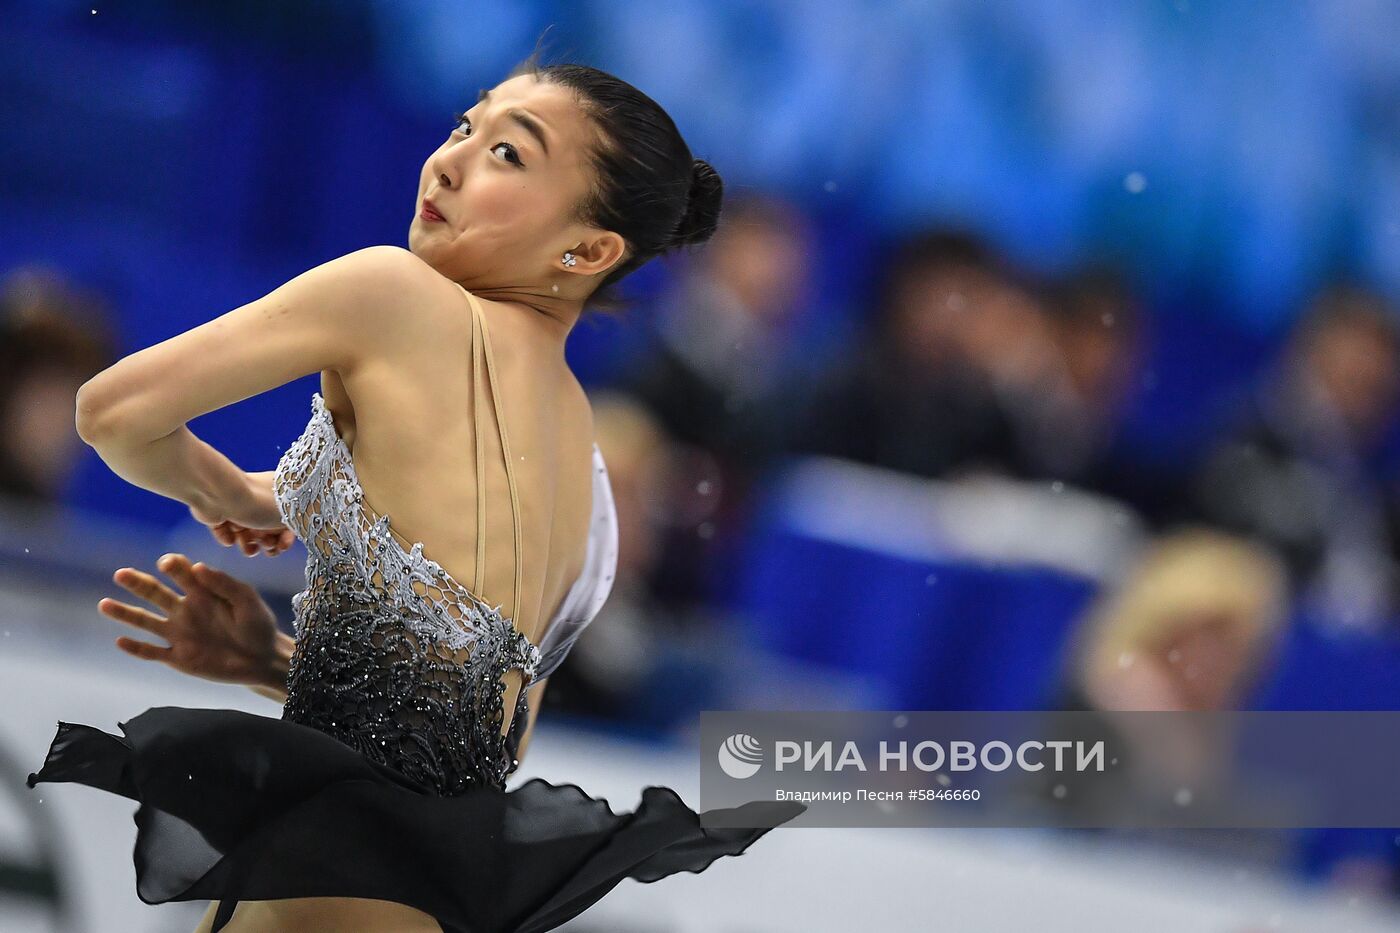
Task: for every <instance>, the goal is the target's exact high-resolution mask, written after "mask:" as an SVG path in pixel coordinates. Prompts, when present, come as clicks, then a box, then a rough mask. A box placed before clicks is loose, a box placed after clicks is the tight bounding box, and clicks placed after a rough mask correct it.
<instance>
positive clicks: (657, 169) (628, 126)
mask: <svg viewBox="0 0 1400 933" xmlns="http://www.w3.org/2000/svg"><path fill="white" fill-rule="evenodd" d="M539 58H540V51H539V49H538V48H537V49H536V50H535V52H534V53H532V54H531V55H530V57H529V58H527V59H526V60H525V61H524V62H522V63H521V64H519V65H517V66H516V67H515V68H514V69H512V71H511V73H510V75H509V76H508V78H507V80H509V78H514V77H517V76H519V75H523V74H530V75H533V76H534V77H535V78H537V79H538V80H540V81H545V82H549V83H552V84H558V85H560V86H562V87H566V88H569V89H570V90H571V91H573V92H574V94H575V95H576V96H577V97H578V99H579V102H580V104H581V105H582V106H583V108H584V110H585V112H586V113H587V114H588V116H589V117H591V118H592V120H593V123H594V125H595V127H596V128H597V134H596V139H595V142H594V145H593V147H592V151H591V152H590V153H589V161H590V163H591V164H592V167H593V170H594V183H593V184H592V186H591V187H590V190H589V192H588V194H587V195H586V196H585V197H584V198H583V200H582V202H581V203H580V204H578V205H577V206H576V208H575V212H574V216H575V217H576V219H578V220H579V221H580V222H583V223H587V224H591V225H594V226H597V227H601V228H603V229H605V230H612V231H614V232H616V233H618V234H619V235H620V236H621V237H622V238H623V239H624V240H626V241H627V247H628V252H629V254H628V256H627V257H626V258H625V259H624V260H622V261H621V262H619V263H618V264H617V265H616V266H614V267H613V268H612V269H611V270H610V271H609V272H608V274H607V276H606V277H605V278H604V279H603V281H602V283H601V284H600V285H599V286H598V289H597V290H596V291H595V292H594V293H593V295H592V296H590V297H589V300H588V303H589V304H590V305H592V306H594V307H600V308H606V309H609V310H616V309H618V308H621V307H623V306H624V305H625V302H624V301H623V300H622V299H620V298H619V297H618V295H617V294H616V293H615V286H616V285H617V283H618V282H620V281H622V280H623V279H625V278H626V277H627V276H628V275H630V274H631V273H633V272H635V271H636V270H637V269H639V268H641V267H642V266H643V265H645V264H646V263H647V262H648V261H650V260H651V259H652V258H654V257H656V256H660V255H664V254H667V253H669V252H670V251H672V250H677V249H680V248H682V247H695V246H699V245H700V244H702V243H704V242H705V241H706V240H708V239H710V237H711V236H713V235H714V232H715V228H716V227H717V226H718V224H719V214H720V204H721V201H722V200H723V196H724V183H723V182H722V181H721V180H720V177H719V173H718V172H716V171H715V169H714V167H713V166H712V165H710V163H708V162H706V161H705V160H704V159H697V158H695V157H694V156H693V155H692V154H691V151H690V147H689V146H688V145H686V142H685V139H684V138H682V136H681V134H680V131H679V130H678V129H676V124H675V123H674V122H673V121H672V120H671V117H670V115H668V114H667V113H666V111H665V110H663V109H662V108H661V105H660V104H658V103H657V102H656V101H654V100H652V99H651V98H650V97H648V96H647V95H646V94H643V93H642V92H641V91H639V90H637V89H636V88H635V87H633V86H632V85H630V84H628V83H627V82H626V81H623V80H622V79H621V78H617V77H614V76H613V75H610V74H608V73H607V72H605V71H600V70H598V69H597V68H592V67H590V66H588V65H577V64H554V65H545V64H540V62H539Z"/></svg>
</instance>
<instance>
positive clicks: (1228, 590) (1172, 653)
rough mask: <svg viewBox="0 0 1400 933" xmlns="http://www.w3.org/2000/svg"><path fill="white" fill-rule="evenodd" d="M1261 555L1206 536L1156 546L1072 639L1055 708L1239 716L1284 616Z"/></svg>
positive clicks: (1283, 592)
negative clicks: (1212, 712)
mask: <svg viewBox="0 0 1400 933" xmlns="http://www.w3.org/2000/svg"><path fill="white" fill-rule="evenodd" d="M1287 598H1288V592H1287V579H1286V576H1285V572H1284V569H1283V567H1282V565H1281V564H1280V563H1279V562H1278V560H1277V559H1276V558H1274V557H1273V556H1272V555H1271V554H1270V552H1269V551H1268V550H1267V549H1264V548H1261V547H1259V546H1257V545H1253V544H1251V543H1249V542H1247V541H1244V540H1240V539H1236V538H1234V537H1232V536H1228V535H1225V534H1222V533H1219V532H1215V531H1210V530H1206V529H1186V530H1180V531H1176V532H1173V533H1171V534H1169V535H1167V536H1165V537H1163V538H1160V539H1158V540H1157V541H1156V542H1155V543H1154V544H1153V545H1151V546H1150V548H1149V549H1148V552H1147V553H1146V555H1145V556H1144V557H1143V559H1142V560H1141V561H1140V562H1139V563H1138V565H1137V566H1136V568H1135V569H1134V570H1133V571H1132V572H1131V573H1130V574H1129V575H1128V578H1127V579H1126V581H1124V582H1123V584H1122V585H1121V586H1120V587H1118V588H1117V589H1115V590H1112V591H1110V592H1108V593H1106V594H1104V595H1103V596H1101V597H1100V599H1099V600H1098V601H1097V602H1096V603H1095V605H1094V606H1093V607H1092V608H1091V610H1090V612H1089V615H1088V617H1087V618H1086V619H1085V620H1084V622H1082V623H1081V625H1080V628H1079V630H1078V632H1077V634H1076V646H1075V649H1074V651H1073V652H1072V655H1071V657H1072V660H1071V668H1070V670H1069V671H1068V674H1067V681H1066V684H1065V690H1066V693H1065V695H1064V696H1063V697H1062V704H1061V705H1062V706H1065V707H1067V708H1071V709H1118V710H1230V709H1238V708H1239V706H1240V703H1241V702H1242V701H1243V700H1244V698H1245V697H1246V695H1247V694H1248V692H1249V690H1250V688H1251V687H1252V685H1253V683H1254V680H1255V678H1256V677H1257V676H1258V675H1259V674H1261V673H1262V672H1263V668H1264V666H1265V662H1266V657H1267V656H1268V655H1269V653H1270V652H1271V651H1272V649H1273V646H1274V644H1275V641H1276V637H1277V635H1278V633H1279V630H1280V624H1281V622H1282V620H1283V618H1284V617H1285V613H1286V611H1287V608H1288V602H1287Z"/></svg>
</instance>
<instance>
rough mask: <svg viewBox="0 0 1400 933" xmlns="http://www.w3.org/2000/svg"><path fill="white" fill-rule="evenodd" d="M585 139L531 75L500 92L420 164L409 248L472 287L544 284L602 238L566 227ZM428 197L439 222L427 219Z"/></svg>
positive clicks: (583, 182)
mask: <svg viewBox="0 0 1400 933" xmlns="http://www.w3.org/2000/svg"><path fill="white" fill-rule="evenodd" d="M512 113H516V114H518V115H519V117H520V119H516V118H515V117H513V116H512ZM521 120H524V121H526V122H528V123H533V124H534V125H535V126H536V127H537V128H538V130H539V134H540V135H539V136H537V135H536V134H535V133H532V132H531V131H530V130H529V129H527V128H526V126H525V125H524V124H523V123H522V122H521ZM591 134H592V130H591V124H590V122H589V121H588V119H587V117H585V116H584V114H583V112H582V111H581V110H580V109H579V106H578V104H577V102H576V100H575V98H574V97H573V96H572V92H570V91H569V90H567V89H566V88H563V87H560V86H558V85H554V84H547V83H542V82H540V81H538V80H537V79H536V78H535V77H534V76H532V75H528V74H527V75H520V76H517V77H514V78H511V79H509V80H507V81H503V82H502V83H501V84H498V85H497V86H496V87H494V88H492V89H491V91H490V92H489V98H488V99H487V100H478V101H477V102H476V104H474V105H473V106H472V108H471V109H470V110H468V111H467V113H466V119H464V120H463V121H462V122H461V123H459V124H458V125H457V126H456V128H455V129H453V130H452V132H451V133H450V134H449V135H448V137H447V139H446V140H445V141H444V142H443V144H442V145H441V146H439V147H438V148H437V151H435V152H433V153H432V155H430V156H428V159H427V161H426V162H424V163H423V170H422V172H421V173H420V176H419V179H418V196H417V199H416V200H415V202H414V208H413V211H414V217H413V222H412V224H411V225H410V226H409V229H408V246H409V249H410V250H411V251H412V252H413V253H414V254H415V255H417V256H418V257H419V258H421V259H422V260H423V261H424V262H426V263H428V264H429V265H431V266H432V267H433V268H435V269H437V270H438V271H439V272H441V273H442V274H443V275H445V276H447V277H448V278H450V279H453V280H454V281H457V282H461V283H462V284H463V285H464V286H466V287H468V288H473V287H475V288H478V289H481V288H490V287H493V286H517V287H518V286H520V285H524V284H528V283H532V282H535V283H538V282H542V281H544V280H545V279H546V274H547V272H548V271H549V270H553V269H555V267H559V266H560V257H561V256H562V255H563V254H564V252H565V251H566V250H569V249H572V248H574V247H575V246H576V245H577V244H579V243H580V242H581V241H584V240H586V239H587V238H588V237H590V236H592V235H595V234H596V233H597V232H598V231H596V230H595V229H594V228H591V227H589V226H587V225H584V224H578V223H574V222H571V221H570V220H569V214H570V213H571V211H572V208H573V206H574V205H575V204H577V203H578V202H579V199H580V198H582V197H583V195H584V193H585V192H586V190H587V186H588V184H589V176H590V169H589V168H588V166H587V160H586V157H585V153H586V152H587V151H588V149H587V147H588V146H589V145H590V143H591V140H592V135H591ZM540 136H542V137H543V139H542V140H541V138H540ZM425 198H426V199H428V200H430V201H431V202H432V204H433V208H434V209H435V210H436V211H437V213H438V214H439V215H441V218H442V219H440V220H439V219H436V218H433V217H425V216H424V214H423V210H424V208H423V201H424V199H425Z"/></svg>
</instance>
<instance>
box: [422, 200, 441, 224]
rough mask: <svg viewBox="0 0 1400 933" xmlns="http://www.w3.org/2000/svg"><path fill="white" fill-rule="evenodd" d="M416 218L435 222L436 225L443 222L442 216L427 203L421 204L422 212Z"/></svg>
mask: <svg viewBox="0 0 1400 933" xmlns="http://www.w3.org/2000/svg"><path fill="white" fill-rule="evenodd" d="M418 216H419V217H421V218H423V219H424V220H433V221H437V222H438V223H443V222H444V218H443V216H442V215H441V214H439V213H438V212H437V211H435V210H433V206H432V204H430V203H428V202H427V201H424V202H423V210H421V211H419V213H418Z"/></svg>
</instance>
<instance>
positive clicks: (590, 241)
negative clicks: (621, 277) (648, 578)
mask: <svg viewBox="0 0 1400 933" xmlns="http://www.w3.org/2000/svg"><path fill="white" fill-rule="evenodd" d="M568 252H570V253H572V254H573V256H574V263H573V265H569V266H563V265H562V263H561V267H562V268H564V269H566V270H567V271H569V272H577V273H579V274H580V275H597V274H598V273H600V272H603V273H605V272H607V271H608V270H610V269H612V268H613V267H614V266H615V265H617V264H618V263H619V262H621V261H622V258H623V256H624V255H625V254H626V252H627V241H626V240H624V239H623V238H622V237H621V236H620V235H618V234H616V233H614V232H612V231H611V230H602V231H599V232H598V233H597V234H595V235H593V236H590V237H588V238H587V239H584V240H581V241H580V242H579V244H578V245H577V246H575V247H574V248H572V249H570V250H568Z"/></svg>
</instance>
